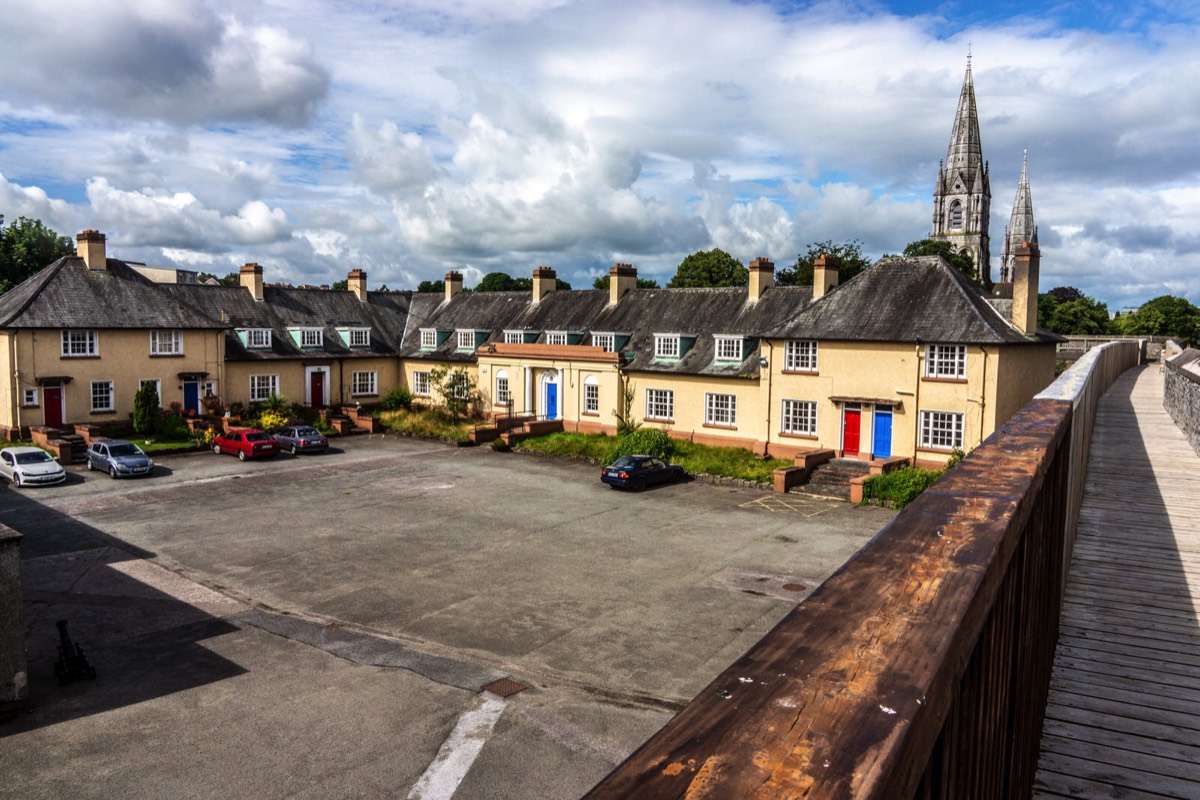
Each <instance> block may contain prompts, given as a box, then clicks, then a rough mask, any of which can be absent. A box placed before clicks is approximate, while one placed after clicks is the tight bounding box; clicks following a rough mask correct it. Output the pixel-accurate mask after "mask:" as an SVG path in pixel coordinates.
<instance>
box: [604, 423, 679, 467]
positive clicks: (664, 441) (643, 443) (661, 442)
mask: <svg viewBox="0 0 1200 800" xmlns="http://www.w3.org/2000/svg"><path fill="white" fill-rule="evenodd" d="M674 454H675V442H674V441H672V440H671V437H670V436H668V435H667V432H666V431H662V430H659V429H658V428H638V429H637V430H633V431H630V432H629V433H626V434H624V435H622V436H618V437H617V443H616V445H615V446H614V447H613V448H612V450H611V451H609V454H608V461H610V462H612V461H616V460H617V459H618V458H620V457H621V456H632V455H644V456H654V457H655V458H661V459H663V460H664V461H667V460H669V459H670V458H671V456H673V455H674Z"/></svg>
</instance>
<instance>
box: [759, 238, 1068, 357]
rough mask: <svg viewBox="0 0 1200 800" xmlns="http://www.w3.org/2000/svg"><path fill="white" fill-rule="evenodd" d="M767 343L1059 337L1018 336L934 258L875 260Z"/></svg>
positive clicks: (1049, 338) (1047, 336) (1046, 338)
mask: <svg viewBox="0 0 1200 800" xmlns="http://www.w3.org/2000/svg"><path fill="white" fill-rule="evenodd" d="M770 336H771V338H780V339H820V340H830V341H860V342H861V341H874V342H945V343H947V344H1039V343H1046V342H1057V341H1060V340H1061V338H1062V337H1060V336H1058V335H1057V334H1053V333H1050V332H1048V331H1044V330H1038V332H1037V334H1036V335H1034V336H1026V335H1024V334H1022V333H1021V332H1020V331H1018V330H1017V329H1016V328H1014V327H1013V326H1012V325H1011V324H1010V323H1009V321H1008V320H1007V319H1005V318H1004V316H1003V315H1002V314H1001V312H1000V311H998V310H997V309H996V308H994V307H993V306H992V305H991V304H990V303H989V302H988V300H987V298H985V297H984V296H983V293H982V290H981V289H980V288H979V287H978V286H977V285H976V284H975V283H974V282H972V281H970V280H969V279H967V278H966V277H965V276H963V274H962V273H960V272H959V271H958V270H956V269H954V268H953V267H951V266H950V265H949V264H947V263H946V262H945V261H944V260H943V259H941V258H940V257H938V256H922V257H918V258H892V259H885V260H881V261H879V262H877V263H875V264H874V265H873V266H871V267H870V268H869V269H866V270H864V271H863V272H861V273H859V274H858V275H856V276H855V277H853V278H851V279H850V280H848V281H846V282H845V283H844V284H841V285H840V286H836V287H834V288H833V289H832V290H831V291H830V292H829V293H828V294H826V295H825V296H824V297H822V298H821V299H820V300H817V301H816V302H814V303H812V304H811V305H810V306H809V307H808V308H806V309H805V310H804V311H802V312H800V313H799V314H797V315H796V316H795V317H793V318H792V319H791V320H789V321H788V322H786V323H785V324H782V325H779V326H778V327H776V328H774V329H773V330H772V331H771V332H770Z"/></svg>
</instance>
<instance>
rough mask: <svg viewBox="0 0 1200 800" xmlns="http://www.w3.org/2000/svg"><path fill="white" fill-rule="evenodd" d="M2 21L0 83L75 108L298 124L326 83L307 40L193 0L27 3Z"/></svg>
mask: <svg viewBox="0 0 1200 800" xmlns="http://www.w3.org/2000/svg"><path fill="white" fill-rule="evenodd" d="M4 23H5V24H4V26H3V28H2V29H0V31H2V32H0V45H2V46H0V90H2V91H3V92H4V93H5V94H7V95H10V96H14V97H23V98H26V99H27V100H28V101H30V102H34V103H44V104H46V105H50V106H54V107H57V108H59V109H62V110H64V111H68V112H72V113H77V112H84V109H87V110H89V111H90V113H100V114H103V115H114V116H119V117H134V118H142V119H156V120H164V121H168V122H172V123H181V124H190V123H214V122H225V121H237V122H268V123H272V124H276V125H285V126H295V125H301V124H304V123H305V122H307V121H309V120H310V119H312V117H313V115H314V114H315V112H316V109H317V105H318V104H319V103H320V101H321V100H322V98H323V97H324V96H325V93H326V92H327V90H328V88H329V75H328V72H327V71H326V70H325V68H324V67H322V66H321V65H320V64H319V63H317V61H316V59H315V57H314V54H313V50H312V47H311V46H310V45H309V44H308V43H307V42H305V41H303V40H300V39H297V38H296V37H294V36H292V35H290V34H289V33H288V32H287V31H286V30H284V29H283V28H281V27H277V26H253V27H250V26H246V25H243V24H241V23H239V22H238V20H237V19H236V18H235V17H232V16H220V15H218V14H217V13H216V12H215V11H214V10H213V9H212V8H211V7H210V6H209V5H208V4H206V3H203V2H200V0H173V1H172V2H169V3H162V2H156V0H60V2H55V3H31V4H27V5H26V6H25V7H23V8H22V9H21V11H20V13H9V14H6V15H5V20H4ZM84 113H88V112H84Z"/></svg>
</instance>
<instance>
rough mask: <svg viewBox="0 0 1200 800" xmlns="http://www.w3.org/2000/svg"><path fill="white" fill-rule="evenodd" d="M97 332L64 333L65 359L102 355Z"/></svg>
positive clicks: (63, 352) (63, 349)
mask: <svg viewBox="0 0 1200 800" xmlns="http://www.w3.org/2000/svg"><path fill="white" fill-rule="evenodd" d="M98 344H99V342H98V337H97V336H96V332H95V331H63V332H62V355H63V358H87V357H90V356H98V355H100V348H99V347H98Z"/></svg>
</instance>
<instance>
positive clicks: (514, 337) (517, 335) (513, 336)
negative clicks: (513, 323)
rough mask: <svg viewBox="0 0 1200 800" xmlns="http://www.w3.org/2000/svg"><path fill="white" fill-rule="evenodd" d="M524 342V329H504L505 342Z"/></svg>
mask: <svg viewBox="0 0 1200 800" xmlns="http://www.w3.org/2000/svg"><path fill="white" fill-rule="evenodd" d="M524 342H525V331H505V332H504V343H505V344H523V343H524Z"/></svg>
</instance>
